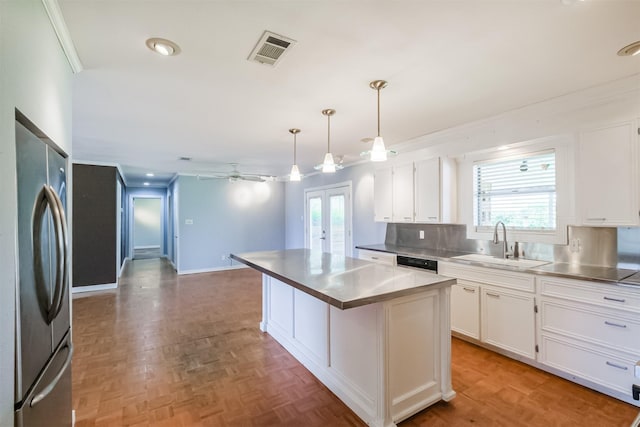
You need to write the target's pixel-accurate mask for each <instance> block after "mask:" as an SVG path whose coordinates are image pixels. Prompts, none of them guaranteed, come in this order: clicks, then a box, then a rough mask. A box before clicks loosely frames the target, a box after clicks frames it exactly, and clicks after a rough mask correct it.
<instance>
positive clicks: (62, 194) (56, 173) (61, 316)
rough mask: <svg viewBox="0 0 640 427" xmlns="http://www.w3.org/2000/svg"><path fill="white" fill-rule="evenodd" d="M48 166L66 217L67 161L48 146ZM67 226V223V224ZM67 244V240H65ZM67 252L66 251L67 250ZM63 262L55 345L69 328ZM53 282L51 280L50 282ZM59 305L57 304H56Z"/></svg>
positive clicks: (53, 254) (53, 271)
mask: <svg viewBox="0 0 640 427" xmlns="http://www.w3.org/2000/svg"><path fill="white" fill-rule="evenodd" d="M47 149H48V167H49V185H50V186H51V187H52V188H53V190H54V191H55V192H56V194H57V196H58V198H59V199H60V201H61V203H62V207H63V216H64V217H66V213H67V212H66V205H67V173H66V167H67V162H66V160H65V158H64V157H62V156H61V155H60V154H58V153H57V152H56V151H55V150H53V149H52V148H51V147H48V148H47ZM67 227H68V224H67ZM55 244H56V243H55V240H54V236H53V235H52V236H51V240H50V246H51V247H50V253H51V273H50V274H51V277H52V278H53V277H55V274H56V265H57V263H58V259H57V258H56V250H55V246H54V245H55ZM67 245H68V242H67ZM67 253H68V252H67ZM62 262H64V263H65V265H64V267H65V272H66V274H65V275H64V280H63V282H62V288H61V289H60V290H59V292H60V293H59V303H58V302H57V301H52V302H53V304H54V306H55V307H53V308H54V309H55V310H56V311H57V312H58V314H57V316H56V317H55V318H54V319H53V322H52V326H53V346H54V347H56V346H57V345H58V343H59V342H60V341H61V340H62V337H63V336H64V334H65V333H66V332H67V330H68V329H69V324H70V321H69V294H70V292H69V274H68V272H69V261H68V260H62ZM51 283H53V281H52V282H51ZM52 295H53V296H54V298H55V296H57V295H56V292H55V289H54V290H53V293H52ZM58 305H59V306H58Z"/></svg>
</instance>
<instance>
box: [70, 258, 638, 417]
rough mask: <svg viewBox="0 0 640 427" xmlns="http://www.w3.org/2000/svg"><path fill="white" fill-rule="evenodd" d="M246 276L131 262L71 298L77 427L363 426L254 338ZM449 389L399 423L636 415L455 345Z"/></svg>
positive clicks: (255, 316)
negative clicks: (112, 286)
mask: <svg viewBox="0 0 640 427" xmlns="http://www.w3.org/2000/svg"><path fill="white" fill-rule="evenodd" d="M261 291H262V287H261V277H260V275H259V274H258V273H256V272H255V271H253V270H250V269H242V270H233V271H226V272H216V273H204V274H194V275H186V276H176V274H175V272H174V271H173V270H172V269H171V268H170V266H169V264H168V263H167V262H166V261H164V260H136V261H133V262H130V263H129V264H128V266H127V268H125V272H124V275H123V277H122V278H121V281H120V287H119V288H118V289H117V290H113V291H105V292H97V293H87V294H80V295H76V296H74V300H73V341H74V347H75V354H74V360H73V365H72V366H73V407H74V409H75V410H76V419H77V422H76V426H77V427H98V426H100V427H114V426H118V427H120V426H160V427H163V426H171V427H208V426H216V427H218V426H310V427H311V426H363V425H365V424H364V423H363V422H362V420H360V419H359V418H358V417H357V416H356V415H355V414H354V413H353V412H352V411H351V410H349V408H347V407H346V406H345V405H344V404H343V403H342V402H341V401H340V400H339V399H338V398H337V397H336V396H334V395H333V394H332V393H331V392H330V391H329V390H328V389H327V388H326V387H325V386H324V385H322V384H321V383H320V382H319V381H318V380H317V379H316V378H315V377H313V375H311V374H310V373H309V372H308V371H307V370H306V369H305V368H304V367H303V366H302V365H300V364H299V363H298V362H297V361H296V360H295V359H294V358H293V357H292V356H291V355H290V354H289V353H288V352H287V351H286V350H284V348H282V346H280V344H278V343H277V342H276V341H275V340H273V339H272V338H271V337H270V336H269V335H268V334H263V333H262V332H260V330H259V329H258V323H259V322H260V320H261V309H262V304H261ZM452 359H453V365H452V374H453V387H454V390H456V392H457V393H458V395H457V397H456V398H455V399H454V400H452V401H451V402H449V403H445V402H440V403H438V404H436V405H434V406H432V407H430V408H428V409H427V410H424V411H422V412H420V413H419V414H417V415H415V416H413V417H412V418H410V419H408V420H405V421H404V422H402V423H400V425H401V426H467V425H473V426H509V427H512V426H544V427H548V426H625V427H628V426H629V424H630V423H631V421H632V420H633V418H634V417H635V416H636V414H637V413H638V411H639V409H638V408H636V407H634V406H632V405H629V404H626V403H624V402H620V401H618V400H616V399H612V398H610V397H608V396H604V395H602V394H599V393H597V392H594V391H592V390H589V389H587V388H584V387H581V386H578V385H576V384H573V383H570V382H568V381H565V380H563V379H560V378H558V377H555V376H553V375H551V374H548V373H545V372H542V371H539V370H537V369H535V368H532V367H530V366H528V365H525V364H522V363H520V362H517V361H514V360H511V359H508V358H505V357H503V356H500V355H498V354H496V353H493V352H490V351H488V350H485V349H482V348H479V347H476V346H474V345H471V344H468V343H465V342H463V341H460V340H457V339H453V341H452Z"/></svg>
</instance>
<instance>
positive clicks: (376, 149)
mask: <svg viewBox="0 0 640 427" xmlns="http://www.w3.org/2000/svg"><path fill="white" fill-rule="evenodd" d="M386 160H387V148H386V147H385V146H384V141H383V140H382V137H381V136H376V138H375V139H374V140H373V147H372V148H371V161H372V162H385V161H386Z"/></svg>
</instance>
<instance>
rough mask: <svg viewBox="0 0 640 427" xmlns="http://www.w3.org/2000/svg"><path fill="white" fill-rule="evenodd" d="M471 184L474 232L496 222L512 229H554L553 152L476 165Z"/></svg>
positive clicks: (554, 184) (555, 225)
mask: <svg viewBox="0 0 640 427" xmlns="http://www.w3.org/2000/svg"><path fill="white" fill-rule="evenodd" d="M473 181H474V194H473V195H474V202H473V216H474V226H475V227H476V230H478V231H481V230H487V229H489V228H491V229H492V228H493V227H494V225H495V224H496V222H498V221H502V222H504V224H505V225H506V226H507V227H508V228H510V229H512V230H522V231H542V232H545V231H548V232H553V231H555V230H556V228H557V221H556V216H557V214H556V155H555V151H545V152H539V153H532V154H525V155H520V156H518V157H511V158H509V159H504V158H503V159H496V160H490V161H482V162H476V163H474V165H473Z"/></svg>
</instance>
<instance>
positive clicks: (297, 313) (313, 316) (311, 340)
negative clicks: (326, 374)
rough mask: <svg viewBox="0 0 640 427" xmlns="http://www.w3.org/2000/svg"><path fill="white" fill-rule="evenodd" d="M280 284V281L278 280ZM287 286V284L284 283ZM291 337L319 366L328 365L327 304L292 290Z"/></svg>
mask: <svg viewBox="0 0 640 427" xmlns="http://www.w3.org/2000/svg"><path fill="white" fill-rule="evenodd" d="M278 283H280V284H282V283H281V282H278ZM285 286H288V285H285ZM293 305H294V307H295V310H294V314H293V325H294V329H293V338H294V339H295V341H296V342H297V343H298V344H299V345H300V350H301V351H303V352H305V354H306V355H307V356H308V357H310V358H311V359H313V360H314V361H315V363H317V364H318V365H321V366H327V365H328V351H329V348H328V342H329V337H328V335H327V324H328V322H329V306H328V304H327V303H326V302H323V301H320V300H319V299H317V298H314V297H312V296H311V295H308V294H305V293H304V292H301V291H299V290H297V289H294V291H293Z"/></svg>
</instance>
